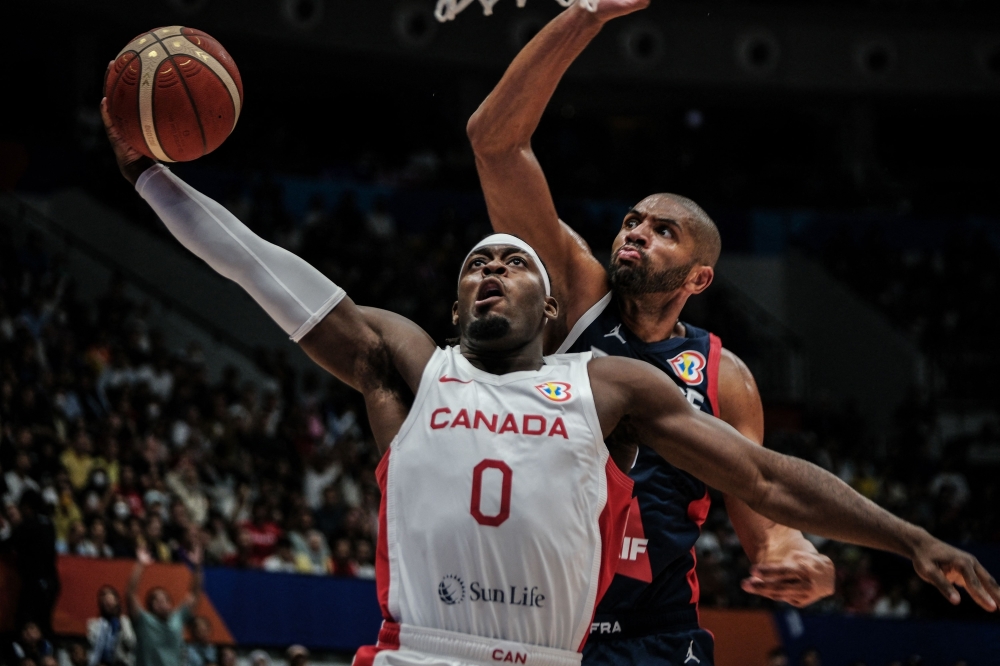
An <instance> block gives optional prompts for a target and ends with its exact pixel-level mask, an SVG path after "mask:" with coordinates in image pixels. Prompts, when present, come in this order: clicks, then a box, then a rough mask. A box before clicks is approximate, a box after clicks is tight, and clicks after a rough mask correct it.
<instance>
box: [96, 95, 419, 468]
mask: <svg viewBox="0 0 1000 666" xmlns="http://www.w3.org/2000/svg"><path fill="white" fill-rule="evenodd" d="M101 113H102V116H103V118H104V123H105V127H106V129H107V132H108V138H109V139H110V141H111V145H112V148H113V149H114V151H115V157H116V158H117V160H118V165H119V168H120V169H121V171H122V174H123V175H124V176H125V178H126V179H128V180H129V181H130V182H132V183H134V185H135V188H136V190H137V191H138V193H139V194H140V196H142V197H143V198H144V199H145V200H146V202H147V203H149V205H150V207H151V208H152V209H153V210H154V211H155V212H156V214H157V215H158V216H159V218H160V220H161V221H162V222H163V224H164V226H166V228H167V230H168V231H170V233H171V234H173V236H174V237H175V238H177V240H178V241H180V243H181V244H182V245H184V247H186V248H187V249H188V250H190V251H191V252H192V253H193V254H195V255H196V256H198V257H199V258H200V259H202V260H203V261H205V263H207V264H208V265H209V266H210V267H211V268H212V269H213V270H215V271H216V272H218V273H219V274H221V275H222V276H224V277H226V278H229V279H230V280H232V281H234V282H236V283H237V284H239V285H240V286H241V287H242V288H243V289H244V290H245V291H246V292H247V293H248V294H250V296H251V297H253V299H254V300H255V301H257V303H258V305H260V306H261V307H262V308H263V309H264V311H265V312H267V314H268V315H269V316H270V317H271V319H273V320H274V321H275V323H277V324H278V325H279V326H280V327H281V328H282V330H284V331H285V333H287V334H288V335H289V337H290V338H291V339H292V340H293V341H295V342H298V343H299V344H300V345H301V346H302V348H303V350H305V352H306V353H307V354H309V356H310V357H311V358H312V359H313V360H314V361H316V362H317V363H318V364H319V365H321V366H322V367H323V368H325V369H326V370H328V371H329V372H331V373H332V374H334V375H335V376H337V377H338V378H339V379H341V380H342V381H343V382H344V383H346V384H349V385H350V386H352V387H354V388H356V389H357V390H359V391H361V392H362V393H363V394H364V395H365V399H366V402H367V403H368V406H369V414H370V416H373V417H374V418H372V422H373V426H374V427H375V433H374V434H375V438H376V441H377V442H378V443H379V445H380V446H382V447H383V448H384V447H385V446H388V443H389V441H390V440H391V439H392V434H394V431H393V430H392V428H393V427H398V424H400V423H401V422H402V419H401V418H397V417H398V416H399V415H400V414H401V413H402V412H401V410H402V411H405V405H406V403H407V396H406V395H405V394H406V393H407V392H409V393H410V394H411V395H412V393H414V392H416V389H417V387H418V386H419V384H420V377H421V374H422V372H423V368H424V366H425V365H426V363H427V360H428V359H429V358H430V356H431V354H433V352H434V348H435V347H434V342H433V341H432V340H431V339H430V337H429V336H428V335H427V334H426V333H424V331H423V330H421V329H420V327H418V326H416V325H415V324H413V323H412V322H409V321H407V320H406V319H404V318H402V317H398V316H395V315H392V314H391V313H387V312H383V311H380V310H375V309H371V308H359V307H357V306H356V305H355V304H354V302H353V301H352V300H351V299H350V298H348V297H347V295H346V294H345V292H344V290H343V289H342V288H340V287H338V286H337V285H336V284H334V283H333V282H332V281H331V280H330V279H329V278H327V277H326V276H325V275H323V274H322V273H320V272H319V271H318V270H316V269H315V268H313V267H312V266H310V265H309V264H308V263H306V262H305V261H303V260H302V259H301V258H299V257H297V256H295V255H294V254H292V253H291V252H288V251H287V250H285V249H283V248H281V247H278V246H277V245H274V244H272V243H268V242H267V241H265V240H264V239H262V238H260V237H259V236H257V235H256V234H255V233H253V231H251V230H250V229H249V228H247V226H246V225H244V224H243V223H242V222H240V221H239V220H238V219H237V218H236V217H235V216H234V215H233V214H232V213H230V212H229V211H228V210H226V209H225V208H224V207H223V206H222V205H220V204H219V203H217V202H215V201H213V200H212V199H210V198H209V197H206V196H205V195H204V194H202V193H201V192H198V191H197V190H195V189H194V188H193V187H191V186H190V185H188V184H187V183H185V182H184V181H182V180H181V179H180V178H178V177H177V176H176V175H174V174H173V173H172V172H171V171H170V170H169V169H167V168H166V167H164V166H163V165H160V164H156V163H154V162H153V161H152V160H150V159H148V158H146V157H144V156H142V155H140V154H139V153H137V152H136V151H134V150H133V149H132V148H131V147H130V146H128V144H127V143H126V142H125V141H124V140H123V139H122V137H121V136H120V134H119V133H118V131H117V129H116V128H115V126H114V124H113V123H112V121H111V118H110V116H109V115H108V113H107V104H106V102H105V101H102V103H101ZM373 407H374V408H375V410H376V411H375V412H372V408H373ZM387 409H388V410H391V411H392V413H391V414H387V413H385V410H387ZM403 416H404V417H405V414H403Z"/></svg>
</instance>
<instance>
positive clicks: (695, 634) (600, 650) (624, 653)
mask: <svg viewBox="0 0 1000 666" xmlns="http://www.w3.org/2000/svg"><path fill="white" fill-rule="evenodd" d="M583 663H584V665H585V666H632V665H633V664H642V665H643V666H645V664H656V665H658V666H714V664H715V639H713V638H712V634H710V633H708V632H707V631H705V630H704V629H691V630H687V631H677V632H671V633H662V634H649V635H647V636H634V637H628V638H626V637H615V638H611V637H597V636H595V634H591V638H590V639H589V640H588V641H587V644H586V645H584V647H583Z"/></svg>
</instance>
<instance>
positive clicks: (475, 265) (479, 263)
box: [469, 258, 486, 268]
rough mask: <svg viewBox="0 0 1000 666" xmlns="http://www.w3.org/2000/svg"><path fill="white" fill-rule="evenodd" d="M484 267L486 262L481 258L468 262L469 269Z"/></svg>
mask: <svg viewBox="0 0 1000 666" xmlns="http://www.w3.org/2000/svg"><path fill="white" fill-rule="evenodd" d="M485 265H486V260H485V259H482V258H480V259H473V260H472V261H470V262H469V268H479V267H480V266H485Z"/></svg>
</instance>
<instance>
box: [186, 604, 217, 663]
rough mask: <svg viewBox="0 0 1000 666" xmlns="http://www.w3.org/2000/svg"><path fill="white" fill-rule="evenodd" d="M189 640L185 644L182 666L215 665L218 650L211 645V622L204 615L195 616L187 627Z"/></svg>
mask: <svg viewBox="0 0 1000 666" xmlns="http://www.w3.org/2000/svg"><path fill="white" fill-rule="evenodd" d="M189 630H190V632H191V642H190V643H188V645H187V661H186V662H185V664H184V666H217V665H218V663H219V651H218V650H217V649H216V648H215V646H214V645H212V623H211V622H209V620H208V618H207V617H205V616H204V615H198V616H195V618H194V619H193V620H191V626H190V628H189Z"/></svg>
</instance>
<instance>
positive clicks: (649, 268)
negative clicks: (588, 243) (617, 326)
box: [610, 195, 696, 295]
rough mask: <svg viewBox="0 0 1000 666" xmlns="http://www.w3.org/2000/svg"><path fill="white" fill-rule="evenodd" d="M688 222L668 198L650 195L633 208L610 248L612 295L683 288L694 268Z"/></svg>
mask: <svg viewBox="0 0 1000 666" xmlns="http://www.w3.org/2000/svg"><path fill="white" fill-rule="evenodd" d="M689 218H690V213H689V212H688V211H687V210H686V209H685V208H684V207H683V206H681V205H680V204H678V203H677V202H676V201H673V200H672V199H670V198H669V197H662V196H657V195H654V196H651V197H647V198H645V199H643V200H642V201H640V202H639V203H638V204H636V205H635V207H633V208H632V210H630V211H629V212H628V214H627V215H625V219H624V220H623V221H622V227H621V230H620V231H619V232H618V235H617V236H616V237H615V242H614V244H613V245H612V246H611V262H610V275H611V281H612V284H613V285H614V286H615V291H616V292H618V293H624V294H625V295H641V294H648V293H665V292H672V291H676V290H677V289H680V288H681V287H683V286H684V284H685V283H686V282H687V280H688V277H689V276H690V275H691V272H692V269H693V268H694V266H695V264H696V262H695V258H694V257H695V239H694V236H693V235H692V234H691V233H690V231H689V229H688V220H689Z"/></svg>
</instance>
